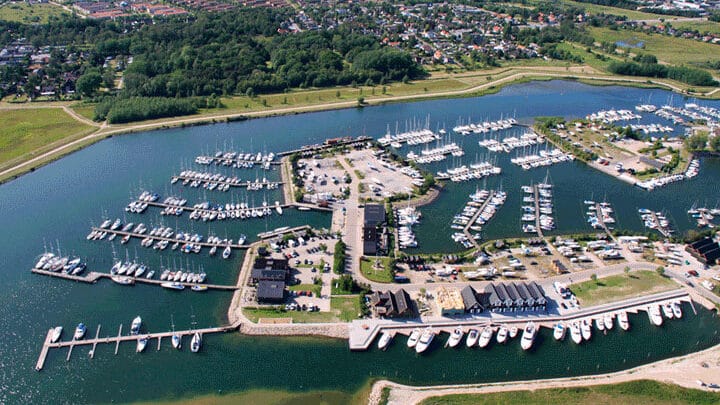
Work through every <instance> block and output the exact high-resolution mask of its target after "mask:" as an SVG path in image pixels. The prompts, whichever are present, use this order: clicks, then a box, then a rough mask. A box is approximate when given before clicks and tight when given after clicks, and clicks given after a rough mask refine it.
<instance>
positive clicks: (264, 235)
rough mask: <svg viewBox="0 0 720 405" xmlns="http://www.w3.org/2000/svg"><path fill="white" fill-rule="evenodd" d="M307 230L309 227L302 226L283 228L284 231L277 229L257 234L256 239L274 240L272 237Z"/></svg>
mask: <svg viewBox="0 0 720 405" xmlns="http://www.w3.org/2000/svg"><path fill="white" fill-rule="evenodd" d="M309 229H310V225H302V226H296V227H293V228H285V229H283V228H278V229H275V230H272V231H267V232H261V233H259V234H258V235H257V236H258V238H260V239H270V238H274V237H276V236H280V235H285V234H287V233H295V232H300V231H307V230H309Z"/></svg>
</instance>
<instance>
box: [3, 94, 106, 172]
mask: <svg viewBox="0 0 720 405" xmlns="http://www.w3.org/2000/svg"><path fill="white" fill-rule="evenodd" d="M92 130H93V127H91V126H88V125H85V124H83V123H81V122H78V121H76V120H75V119H73V118H72V117H71V116H69V115H68V114H66V113H65V112H64V111H63V110H62V109H60V108H33V109H24V110H4V111H0V168H4V167H7V166H9V165H11V164H14V163H16V162H17V161H19V160H20V159H26V158H29V157H31V156H32V155H34V154H35V155H36V154H39V153H41V152H43V151H44V150H47V149H50V147H51V146H52V145H51V144H53V143H54V142H57V141H61V140H63V141H66V140H71V139H73V138H79V137H80V136H82V135H85V134H88V133H90V132H91V131H92Z"/></svg>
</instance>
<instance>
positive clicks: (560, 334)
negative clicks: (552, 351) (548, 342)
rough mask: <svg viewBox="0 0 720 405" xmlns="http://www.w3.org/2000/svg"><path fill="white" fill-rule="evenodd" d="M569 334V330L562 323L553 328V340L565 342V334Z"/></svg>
mask: <svg viewBox="0 0 720 405" xmlns="http://www.w3.org/2000/svg"><path fill="white" fill-rule="evenodd" d="M566 332H567V328H566V327H565V325H564V324H563V323H562V322H558V323H556V324H555V327H553V338H555V340H558V341H560V340H563V339H564V338H565V333H566Z"/></svg>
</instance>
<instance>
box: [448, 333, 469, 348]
mask: <svg viewBox="0 0 720 405" xmlns="http://www.w3.org/2000/svg"><path fill="white" fill-rule="evenodd" d="M464 335H465V332H463V330H462V328H455V330H454V331H453V332H452V333H451V334H450V337H449V338H448V341H447V344H448V346H450V347H455V346H457V345H458V344H460V341H461V340H462V338H463V336H464Z"/></svg>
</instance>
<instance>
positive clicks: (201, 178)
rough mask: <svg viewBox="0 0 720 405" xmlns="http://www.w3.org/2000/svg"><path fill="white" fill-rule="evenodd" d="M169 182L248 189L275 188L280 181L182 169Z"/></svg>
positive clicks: (208, 187) (212, 189)
mask: <svg viewBox="0 0 720 405" xmlns="http://www.w3.org/2000/svg"><path fill="white" fill-rule="evenodd" d="M170 183H171V184H176V183H179V184H182V185H183V186H188V187H192V188H197V187H202V188H204V189H206V190H208V191H214V190H217V191H228V190H230V188H231V187H240V188H245V189H247V190H248V191H259V190H263V189H265V190H275V189H277V188H278V187H279V186H280V185H282V182H278V181H268V180H267V179H266V178H265V177H263V178H262V179H259V178H255V180H250V179H248V180H242V179H241V178H240V177H238V176H232V177H230V176H226V175H224V174H221V173H211V172H199V171H195V170H183V171H182V172H180V174H177V175H174V176H172V177H171V178H170Z"/></svg>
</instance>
